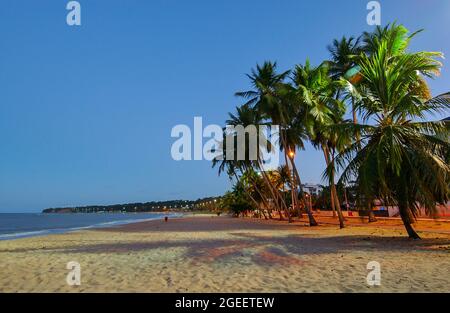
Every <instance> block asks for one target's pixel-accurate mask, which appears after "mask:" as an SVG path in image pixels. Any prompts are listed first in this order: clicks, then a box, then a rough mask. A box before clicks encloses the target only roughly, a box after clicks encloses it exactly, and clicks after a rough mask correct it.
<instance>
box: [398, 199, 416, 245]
mask: <svg viewBox="0 0 450 313" xmlns="http://www.w3.org/2000/svg"><path fill="white" fill-rule="evenodd" d="M399 211H400V216H401V218H402V221H403V225H404V226H405V229H406V232H407V233H408V236H409V238H411V239H415V240H417V239H421V238H420V236H419V234H417V232H416V231H415V230H414V227H413V226H412V223H411V220H412V217H411V214H410V213H409V212H408V207H407V206H405V205H402V204H400V205H399Z"/></svg>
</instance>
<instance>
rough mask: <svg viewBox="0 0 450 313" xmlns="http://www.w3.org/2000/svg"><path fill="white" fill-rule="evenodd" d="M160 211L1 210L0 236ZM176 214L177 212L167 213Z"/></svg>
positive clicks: (107, 223)
mask: <svg viewBox="0 0 450 313" xmlns="http://www.w3.org/2000/svg"><path fill="white" fill-rule="evenodd" d="M164 216H166V214H162V213H135V214H133V213H91V214H42V213H0V240H9V239H17V238H24V237H33V236H43V235H48V234H60V233H65V232H69V231H74V230H80V229H87V228H101V227H111V226H114V225H121V224H128V223H134V222H140V221H145V220H154V219H161V218H163V217H164ZM168 216H171V217H176V216H181V215H180V214H169V215H168Z"/></svg>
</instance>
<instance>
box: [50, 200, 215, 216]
mask: <svg viewBox="0 0 450 313" xmlns="http://www.w3.org/2000/svg"><path fill="white" fill-rule="evenodd" d="M218 200H219V197H208V198H202V199H197V200H168V201H152V202H145V203H126V204H113V205H88V206H82V207H64V208H48V209H45V210H43V211H42V212H43V213H99V212H130V213H134V212H160V211H166V210H170V211H193V210H214V209H215V207H216V204H217V202H218Z"/></svg>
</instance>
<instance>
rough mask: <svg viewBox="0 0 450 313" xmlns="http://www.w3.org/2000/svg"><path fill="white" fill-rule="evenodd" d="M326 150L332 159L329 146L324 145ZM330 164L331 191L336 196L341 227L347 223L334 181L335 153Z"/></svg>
mask: <svg viewBox="0 0 450 313" xmlns="http://www.w3.org/2000/svg"><path fill="white" fill-rule="evenodd" d="M323 148H324V149H325V151H326V153H325V154H326V155H327V157H328V160H330V157H329V155H330V154H329V150H328V147H326V146H324V147H323ZM329 165H330V166H331V174H330V188H331V192H332V195H333V198H334V204H335V206H336V211H337V214H338V217H339V227H340V228H344V227H345V224H344V215H343V214H342V210H341V204H340V203H339V197H338V194H337V190H336V185H335V183H334V155H332V156H331V161H330V162H329Z"/></svg>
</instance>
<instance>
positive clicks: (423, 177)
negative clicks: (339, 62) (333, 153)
mask: <svg viewBox="0 0 450 313" xmlns="http://www.w3.org/2000/svg"><path fill="white" fill-rule="evenodd" d="M377 35H378V36H368V37H367V39H365V41H366V42H367V43H368V44H367V45H368V46H370V47H371V49H372V51H371V53H369V54H361V55H360V58H359V60H358V65H359V66H360V67H361V75H362V76H363V79H364V81H363V83H361V84H360V85H358V86H355V85H351V84H350V83H349V87H350V89H349V92H351V93H352V95H353V96H354V97H355V99H356V101H357V104H356V105H357V106H358V107H359V108H360V109H361V110H362V111H363V122H364V123H363V124H357V125H355V124H351V123H343V124H342V125H338V126H336V128H340V129H341V130H342V131H355V130H358V131H360V132H361V134H362V138H361V140H360V141H361V143H362V144H363V145H364V147H363V148H362V149H360V150H359V149H358V146H359V144H360V142H355V143H354V144H353V145H351V146H350V147H349V148H347V149H345V150H344V151H343V152H342V153H340V154H339V155H338V156H337V158H336V163H337V165H338V167H339V168H342V169H343V172H342V176H341V182H349V181H350V180H353V179H354V178H356V186H357V190H358V192H359V193H360V194H361V195H362V196H363V197H364V198H365V199H368V200H372V199H380V200H383V201H384V203H386V204H388V205H394V206H398V208H399V211H400V216H401V218H402V221H403V224H404V226H405V228H406V231H407V233H408V235H409V237H410V238H414V239H419V238H420V237H419V235H418V234H417V233H416V231H415V230H414V228H413V226H412V223H413V222H414V220H415V218H416V217H417V215H418V213H419V208H420V206H423V207H425V209H426V212H427V213H428V214H430V215H432V214H433V213H434V212H435V210H436V203H446V202H447V201H448V199H449V195H450V187H449V186H450V166H449V164H448V163H447V162H446V160H445V156H446V155H447V154H448V152H449V149H450V145H449V143H448V142H446V141H445V140H442V139H440V138H438V137H437V136H436V135H437V134H447V137H448V134H449V132H448V128H446V126H445V123H444V122H442V121H439V122H424V121H423V120H424V119H425V118H426V113H427V112H436V111H439V110H442V109H445V108H449V107H450V101H449V100H448V98H447V99H446V98H445V97H442V96H441V97H438V98H434V99H429V96H428V93H427V92H424V90H426V89H427V88H426V85H424V83H423V82H424V78H425V77H428V78H433V77H434V76H435V75H437V74H438V73H439V70H440V67H441V63H440V62H438V61H437V58H439V57H441V56H442V55H441V54H440V53H437V52H416V53H408V52H407V47H408V44H409V41H410V38H411V37H412V36H409V35H407V31H406V32H405V28H404V27H403V26H397V25H395V24H394V25H392V26H390V27H387V28H383V29H381V28H380V29H378V31H377ZM415 120H419V121H415ZM420 120H422V121H420Z"/></svg>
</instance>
